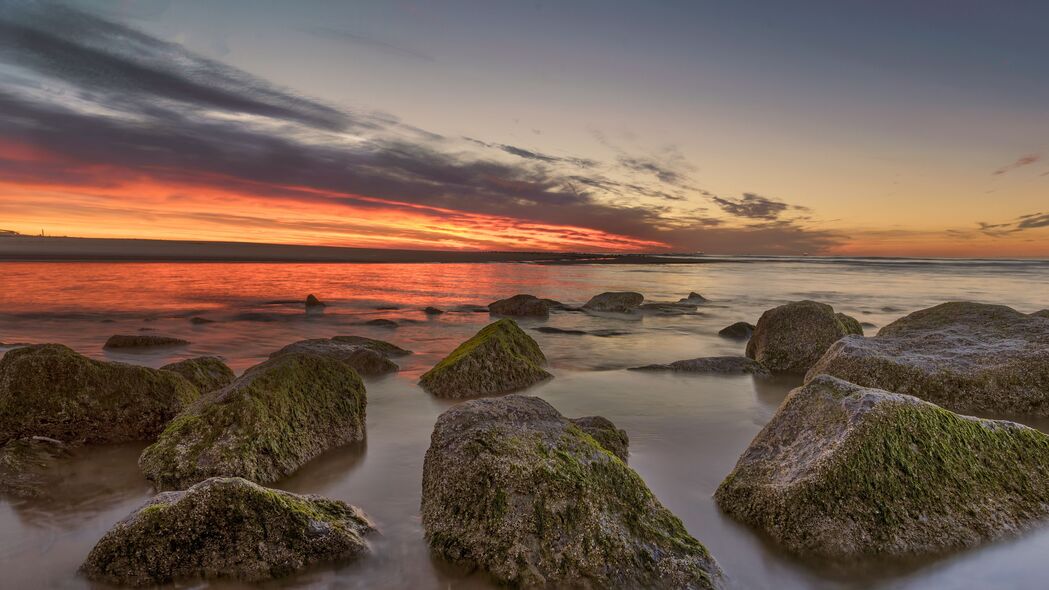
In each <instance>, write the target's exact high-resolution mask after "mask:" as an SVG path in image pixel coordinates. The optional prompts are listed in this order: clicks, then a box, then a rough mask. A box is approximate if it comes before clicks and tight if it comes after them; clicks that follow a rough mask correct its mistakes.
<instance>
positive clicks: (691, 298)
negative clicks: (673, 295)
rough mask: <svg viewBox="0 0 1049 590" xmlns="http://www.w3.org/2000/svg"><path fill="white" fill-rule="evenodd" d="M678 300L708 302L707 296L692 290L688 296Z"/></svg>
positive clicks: (680, 301) (683, 301) (697, 302)
mask: <svg viewBox="0 0 1049 590" xmlns="http://www.w3.org/2000/svg"><path fill="white" fill-rule="evenodd" d="M678 302H679V303H695V304H699V303H706V302H707V298H706V297H704V296H702V295H700V294H699V293H696V292H695V291H692V292H690V293H689V294H688V297H685V298H684V299H680V300H678Z"/></svg>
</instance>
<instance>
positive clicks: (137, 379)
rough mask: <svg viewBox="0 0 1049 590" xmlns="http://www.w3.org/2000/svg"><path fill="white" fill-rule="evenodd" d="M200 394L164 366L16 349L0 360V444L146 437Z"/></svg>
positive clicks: (61, 349)
mask: <svg viewBox="0 0 1049 590" xmlns="http://www.w3.org/2000/svg"><path fill="white" fill-rule="evenodd" d="M199 396H200V393H199V392H198V391H197V388H196V387H194V386H193V385H192V384H191V383H190V382H189V381H187V380H186V379H185V378H184V377H182V376H181V375H178V374H176V373H172V372H170V371H158V370H157V369H150V368H147V367H138V366H134V365H125V364H123V363H107V362H101V361H96V360H93V359H89V358H87V357H86V356H84V355H81V354H77V353H76V352H74V351H73V350H72V349H70V348H67V347H65V346H62V345H61V344H37V345H33V346H27V347H25V348H17V349H15V350H11V351H8V352H7V353H6V354H5V355H4V357H3V358H2V359H0V444H3V443H5V442H7V441H8V440H10V439H14V438H25V437H31V436H46V437H50V438H54V439H56V440H60V441H62V442H86V443H116V442H126V441H136V440H153V439H154V438H156V436H157V435H158V434H159V433H160V431H161V430H163V429H164V427H165V426H166V425H167V423H168V422H169V421H171V419H172V418H173V417H174V416H175V414H177V413H179V412H180V411H181V410H182V409H184V408H185V407H186V406H187V405H189V404H190V403H191V402H193V401H194V400H195V399H197V398H198V397H199Z"/></svg>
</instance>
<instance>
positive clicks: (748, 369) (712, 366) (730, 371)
mask: <svg viewBox="0 0 1049 590" xmlns="http://www.w3.org/2000/svg"><path fill="white" fill-rule="evenodd" d="M631 370H634V371H680V372H686V373H710V374H722V375H757V376H759V377H765V376H768V375H769V370H768V369H766V368H765V367H763V366H761V363H759V362H757V361H755V360H753V359H749V358H747V357H745V356H710V357H701V358H695V359H688V360H684V361H675V362H673V363H670V364H668V365H646V366H643V367H635V368H633V369H631Z"/></svg>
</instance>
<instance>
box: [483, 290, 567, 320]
mask: <svg viewBox="0 0 1049 590" xmlns="http://www.w3.org/2000/svg"><path fill="white" fill-rule="evenodd" d="M550 301H551V300H549V299H540V298H538V297H536V296H535V295H524V294H521V295H514V296H513V297H509V298H507V299H500V300H499V301H496V302H494V303H490V304H489V305H488V311H489V313H492V314H495V315H503V316H520V317H525V316H536V317H545V316H547V315H550ZM554 303H557V302H554ZM558 305H560V304H558Z"/></svg>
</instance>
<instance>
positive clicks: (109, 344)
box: [102, 334, 189, 348]
mask: <svg viewBox="0 0 1049 590" xmlns="http://www.w3.org/2000/svg"><path fill="white" fill-rule="evenodd" d="M186 344H189V341H188V340H183V339H181V338H172V337H171V336H157V335H155V334H116V335H114V336H110V337H109V340H106V343H105V345H104V346H103V347H102V348H150V347H154V346H184V345H186Z"/></svg>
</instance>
